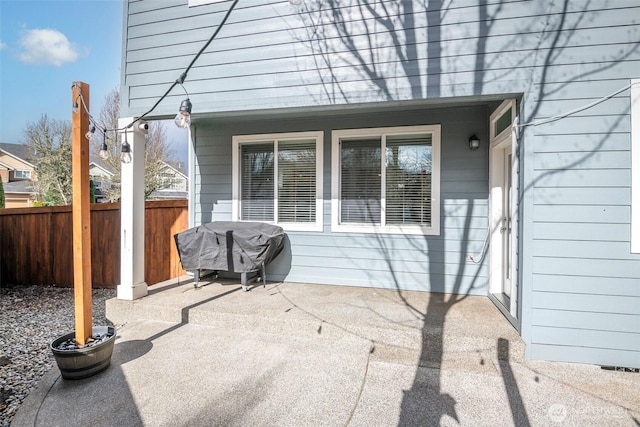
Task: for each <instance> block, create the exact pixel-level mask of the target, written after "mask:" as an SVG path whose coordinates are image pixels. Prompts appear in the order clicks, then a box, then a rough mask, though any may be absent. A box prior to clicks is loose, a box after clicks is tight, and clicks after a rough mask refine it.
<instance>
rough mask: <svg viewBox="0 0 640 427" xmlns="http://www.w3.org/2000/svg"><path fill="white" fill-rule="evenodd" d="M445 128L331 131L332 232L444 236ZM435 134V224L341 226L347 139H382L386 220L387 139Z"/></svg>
mask: <svg viewBox="0 0 640 427" xmlns="http://www.w3.org/2000/svg"><path fill="white" fill-rule="evenodd" d="M441 130H442V129H441V125H439V124H437V125H419V126H395V127H381V128H363V129H342V130H334V131H332V132H331V153H332V155H331V231H332V232H337V233H381V234H418V235H426V236H438V235H440V210H441V207H440V166H441V165H440V148H441V147H440V146H441ZM425 133H429V134H431V162H432V163H431V225H429V226H427V225H420V224H404V225H400V224H391V225H389V224H384V225H383V224H353V223H348V224H341V223H340V208H341V201H342V199H341V194H340V184H341V178H342V177H341V164H340V141H341V139H343V138H367V137H380V138H381V159H380V170H381V171H382V172H385V174H383V175H382V182H381V197H380V215H381V221H382V222H384V219H385V218H386V185H385V183H386V171H385V165H386V152H385V148H386V138H387V136H390V135H393V136H397V135H398V136H399V135H411V134H425Z"/></svg>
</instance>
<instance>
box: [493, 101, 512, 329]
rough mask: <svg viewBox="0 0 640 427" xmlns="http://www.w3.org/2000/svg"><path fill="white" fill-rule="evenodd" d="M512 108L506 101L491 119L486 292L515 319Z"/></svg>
mask: <svg viewBox="0 0 640 427" xmlns="http://www.w3.org/2000/svg"><path fill="white" fill-rule="evenodd" d="M515 107H516V102H515V100H506V101H504V102H503V103H502V104H501V105H500V106H499V107H498V108H497V109H496V110H495V111H494V112H493V114H492V115H491V118H490V138H491V140H490V147H491V148H490V157H489V158H490V164H489V169H490V175H489V176H490V178H489V187H490V194H489V224H490V230H489V233H490V241H489V242H490V250H489V263H490V270H489V292H491V294H493V296H494V297H495V299H496V300H498V302H499V303H500V304H502V306H503V307H504V308H505V310H506V311H508V312H509V313H510V314H511V316H513V317H514V318H516V317H517V296H518V289H517V280H516V275H515V272H516V271H515V265H516V263H515V262H514V258H515V248H516V244H515V243H516V239H515V219H516V210H515V208H516V203H515V201H516V199H515V194H516V192H515V188H514V182H517V180H516V174H517V165H516V161H515V160H516V159H515V156H514V144H515V141H514V138H513V132H512V123H513V119H514V118H515V113H516V109H515Z"/></svg>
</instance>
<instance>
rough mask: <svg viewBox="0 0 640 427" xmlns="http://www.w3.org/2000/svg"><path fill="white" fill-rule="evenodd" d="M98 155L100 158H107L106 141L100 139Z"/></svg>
mask: <svg viewBox="0 0 640 427" xmlns="http://www.w3.org/2000/svg"><path fill="white" fill-rule="evenodd" d="M98 156H100V158H101V159H102V160H107V159H108V158H109V147H107V143H106V141H102V145H101V146H100V152H99V153H98Z"/></svg>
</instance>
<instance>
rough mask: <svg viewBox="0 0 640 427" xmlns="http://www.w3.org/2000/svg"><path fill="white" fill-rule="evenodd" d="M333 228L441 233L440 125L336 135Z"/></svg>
mask: <svg viewBox="0 0 640 427" xmlns="http://www.w3.org/2000/svg"><path fill="white" fill-rule="evenodd" d="M332 152H333V159H332V170H333V177H332V189H331V193H332V230H333V231H345V232H381V233H408V234H440V203H439V197H440V125H432V126H407V127H394V128H378V129H354V130H341V131H334V132H333V135H332Z"/></svg>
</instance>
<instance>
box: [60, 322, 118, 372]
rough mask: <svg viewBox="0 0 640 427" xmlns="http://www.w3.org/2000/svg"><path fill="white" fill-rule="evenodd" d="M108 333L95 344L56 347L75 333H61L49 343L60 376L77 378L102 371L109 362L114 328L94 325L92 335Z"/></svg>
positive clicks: (113, 341) (114, 337) (73, 336)
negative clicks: (65, 348)
mask: <svg viewBox="0 0 640 427" xmlns="http://www.w3.org/2000/svg"><path fill="white" fill-rule="evenodd" d="M104 334H107V335H110V336H109V337H108V338H107V339H105V340H104V341H102V342H99V343H97V344H90V345H88V346H85V347H83V348H77V349H72V350H60V349H58V347H59V346H60V344H62V343H63V342H65V341H67V340H69V339H75V337H76V333H75V332H71V333H70V334H67V335H63V336H61V337H59V338H56V339H55V340H54V341H53V342H52V343H51V351H52V352H53V357H54V358H55V359H56V363H57V364H58V368H59V369H60V373H61V374H62V378H64V379H66V380H79V379H82V378H87V377H90V376H92V375H95V374H97V373H99V372H102V371H104V370H105V369H107V368H108V367H109V364H110V363H111V354H112V353H113V345H114V343H115V341H116V328H114V327H112V326H94V327H93V335H94V336H95V335H104Z"/></svg>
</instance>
